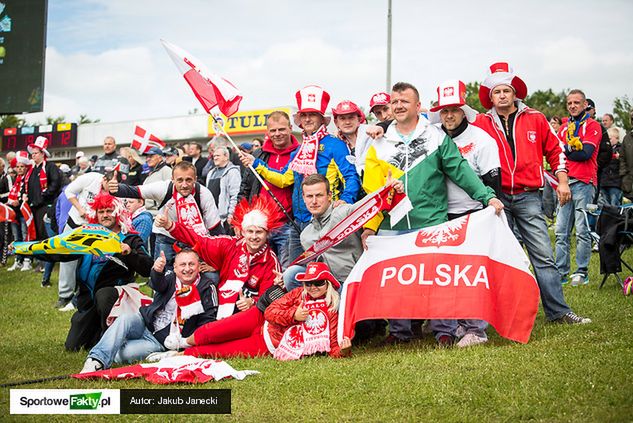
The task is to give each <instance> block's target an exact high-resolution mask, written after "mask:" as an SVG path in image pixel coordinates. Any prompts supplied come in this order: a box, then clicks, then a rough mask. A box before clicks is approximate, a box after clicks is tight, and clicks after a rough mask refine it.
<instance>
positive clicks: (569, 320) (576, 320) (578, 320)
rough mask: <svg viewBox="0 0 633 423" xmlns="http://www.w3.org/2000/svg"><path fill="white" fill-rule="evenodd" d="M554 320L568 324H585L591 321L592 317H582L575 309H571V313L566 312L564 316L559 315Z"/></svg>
mask: <svg viewBox="0 0 633 423" xmlns="http://www.w3.org/2000/svg"><path fill="white" fill-rule="evenodd" d="M553 322H554V323H566V324H568V325H585V324H587V323H591V319H590V318H588V317H580V316H578V315H577V314H576V313H574V312H573V311H570V312H569V313H567V314H565V315H564V316H563V317H559V318H558V319H556V320H554V321H553Z"/></svg>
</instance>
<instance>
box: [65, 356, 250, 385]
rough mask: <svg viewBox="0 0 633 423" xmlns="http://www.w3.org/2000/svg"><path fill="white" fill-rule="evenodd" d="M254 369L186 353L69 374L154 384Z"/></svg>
mask: <svg viewBox="0 0 633 423" xmlns="http://www.w3.org/2000/svg"><path fill="white" fill-rule="evenodd" d="M258 373H259V372H256V371H254V370H240V371H238V370H235V369H234V368H233V367H231V366H230V365H229V364H228V363H226V362H224V361H221V360H206V359H202V358H196V357H192V356H188V355H178V356H174V357H169V358H164V359H162V360H161V361H159V362H158V363H147V364H135V365H132V366H126V367H119V368H116V369H108V370H100V371H98V372H92V373H80V374H75V375H72V377H74V378H75V379H108V380H114V379H136V378H144V379H145V380H147V381H148V382H151V383H156V384H161V385H164V384H168V383H205V382H208V381H210V380H222V379H226V378H234V379H237V380H242V379H244V378H245V377H246V376H249V375H253V374H258Z"/></svg>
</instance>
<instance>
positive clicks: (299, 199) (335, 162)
mask: <svg viewBox="0 0 633 423" xmlns="http://www.w3.org/2000/svg"><path fill="white" fill-rule="evenodd" d="M298 151H299V148H297V149H296V150H295V151H294V152H293V153H292V154H291V155H290V161H288V164H287V165H286V166H285V167H284V168H283V169H281V170H275V169H271V168H269V167H268V166H266V163H265V162H263V161H262V160H260V159H256V160H255V162H254V163H253V167H254V168H255V170H256V171H257V173H259V174H260V175H261V176H262V177H263V178H264V179H266V180H267V181H269V182H270V183H271V184H273V185H275V186H276V187H279V188H285V187H287V186H290V185H292V184H294V189H293V190H292V211H293V213H294V218H295V220H297V221H299V222H309V221H311V220H312V215H311V214H310V212H309V211H308V209H307V207H306V205H305V203H304V202H303V196H302V195H301V194H302V193H301V182H302V181H303V175H301V174H300V173H297V172H294V171H292V170H291V169H290V163H291V162H292V160H293V159H294V157H295V155H296V154H297V152H298ZM349 155H350V152H349V149H348V148H347V145H346V144H345V143H344V142H343V141H341V140H339V139H338V138H334V137H333V136H331V135H327V136H326V137H324V138H323V139H321V141H320V142H319V153H318V154H317V161H316V168H317V172H318V173H320V174H322V175H325V177H326V178H327V179H328V180H329V181H330V187H331V189H332V198H333V200H338V199H341V200H343V201H345V202H346V203H348V204H353V203H354V202H355V201H356V196H357V194H358V190H359V189H360V180H359V179H358V174H357V173H356V168H355V167H354V165H353V164H352V163H350V161H349V160H348V156H349Z"/></svg>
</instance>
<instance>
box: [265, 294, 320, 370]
mask: <svg viewBox="0 0 633 423" xmlns="http://www.w3.org/2000/svg"><path fill="white" fill-rule="evenodd" d="M303 307H304V308H307V309H308V310H309V312H308V318H307V319H306V320H305V322H301V323H299V324H296V325H292V326H290V327H289V328H288V329H286V331H285V332H284V336H283V337H282V338H281V341H280V342H279V346H278V347H277V349H276V350H275V352H274V353H273V357H275V358H276V359H277V360H281V361H288V360H298V359H300V358H301V357H305V356H308V355H312V354H316V353H319V352H329V351H330V318H329V315H328V306H327V304H326V303H325V300H322V299H321V300H310V301H305V302H304V303H303Z"/></svg>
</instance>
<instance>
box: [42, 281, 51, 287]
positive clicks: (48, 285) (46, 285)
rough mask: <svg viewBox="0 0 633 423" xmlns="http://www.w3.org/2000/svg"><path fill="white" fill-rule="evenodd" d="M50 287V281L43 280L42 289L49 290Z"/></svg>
mask: <svg viewBox="0 0 633 423" xmlns="http://www.w3.org/2000/svg"><path fill="white" fill-rule="evenodd" d="M50 287H51V281H49V280H46V279H45V280H43V281H42V288H50Z"/></svg>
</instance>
